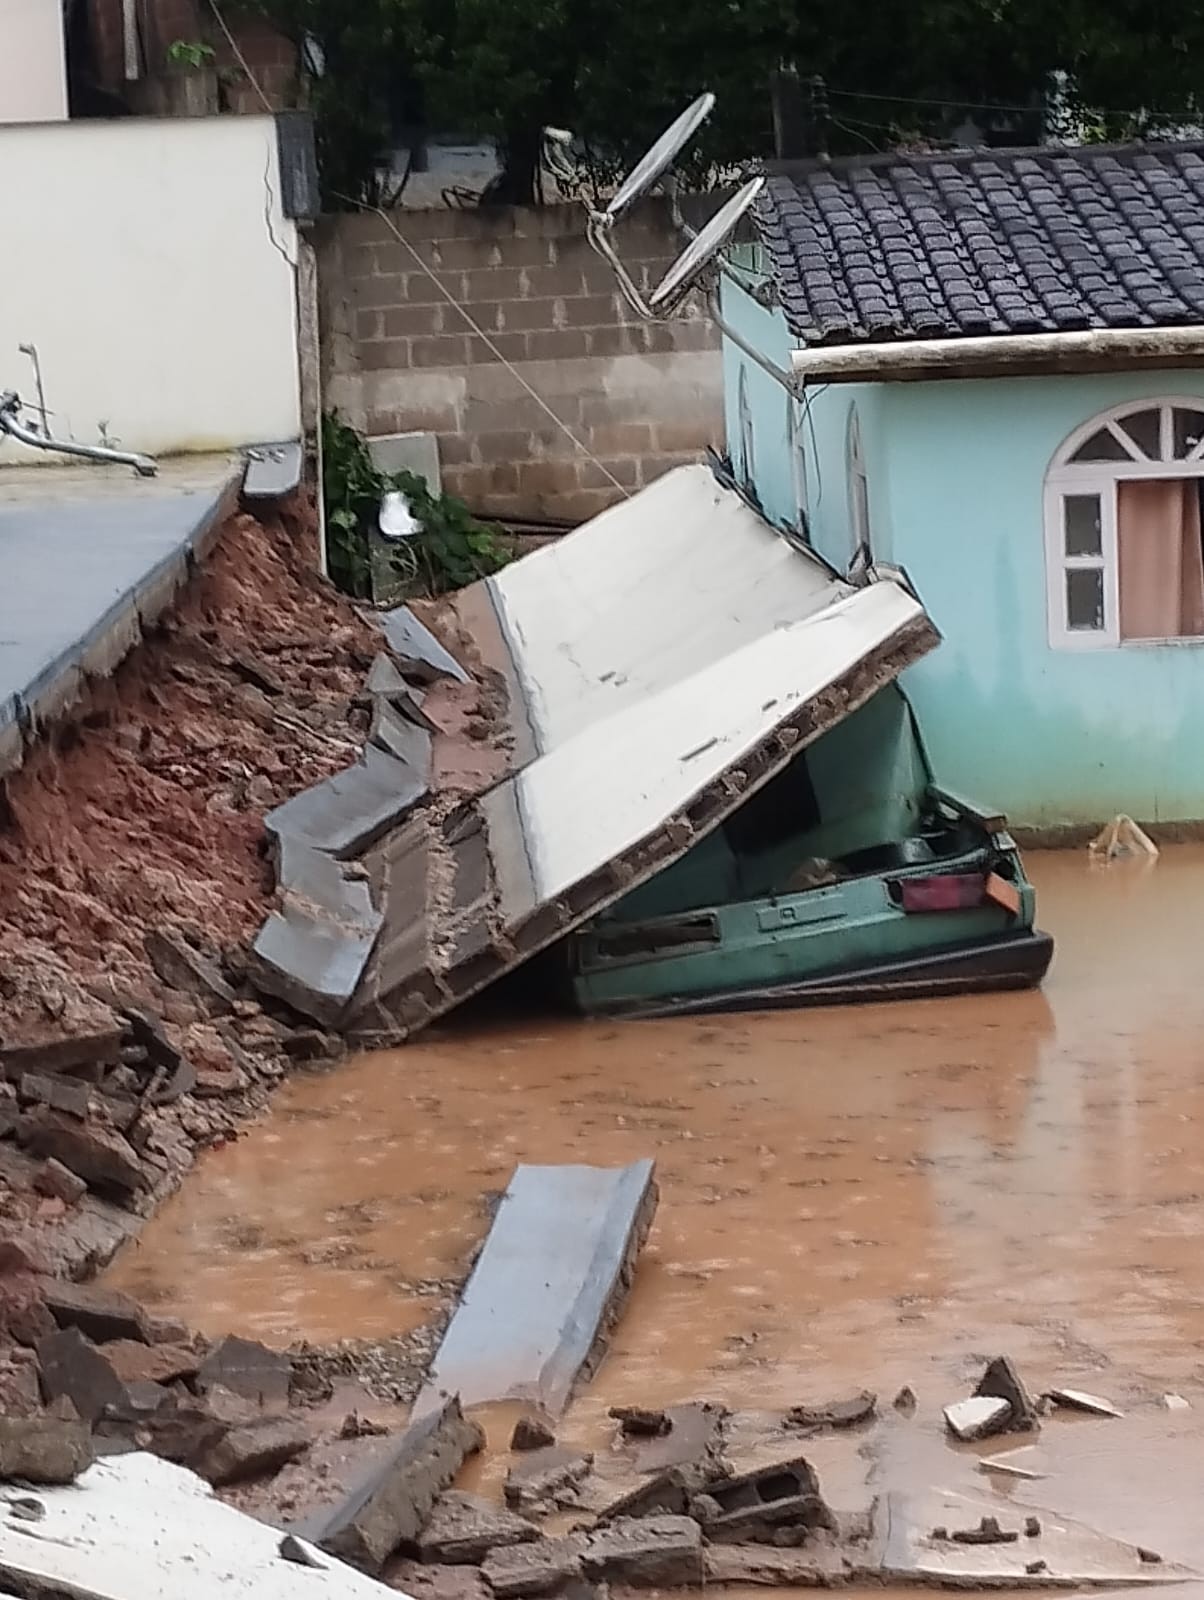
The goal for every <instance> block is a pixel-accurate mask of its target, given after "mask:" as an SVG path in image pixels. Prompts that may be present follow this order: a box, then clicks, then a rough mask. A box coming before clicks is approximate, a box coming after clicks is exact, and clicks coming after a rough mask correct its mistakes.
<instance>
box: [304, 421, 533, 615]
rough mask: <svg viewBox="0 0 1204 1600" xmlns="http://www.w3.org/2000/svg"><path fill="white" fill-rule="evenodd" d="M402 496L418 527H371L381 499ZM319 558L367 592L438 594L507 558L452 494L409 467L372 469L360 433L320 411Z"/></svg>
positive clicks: (355, 589)
mask: <svg viewBox="0 0 1204 1600" xmlns="http://www.w3.org/2000/svg"><path fill="white" fill-rule="evenodd" d="M391 489H398V490H400V491H401V493H402V494H403V495H404V496H405V498H406V501H407V502H408V504H409V507H410V510H411V512H412V513H413V515H414V518H415V520H416V521H417V522H418V524H419V529H420V531H419V532H418V533H416V534H414V535H412V536H411V537H410V538H408V539H404V540H400V541H398V542H397V543H393V542H391V541H386V540H384V539H382V538H381V537H380V535H379V533H378V532H377V524H378V519H379V516H380V504H381V500H382V499H383V498H384V496H385V495H386V494H387V493H388V492H389V490H391ZM322 490H323V495H324V498H325V502H326V560H327V567H328V569H329V572H330V576H331V578H332V579H333V581H334V582H335V583H336V584H337V585H338V586H339V588H340V589H343V590H345V591H346V592H347V593H348V594H350V595H355V596H356V597H357V598H360V599H375V598H377V596H378V591H379V590H380V589H381V588H382V587H385V588H387V589H389V590H391V591H392V593H391V595H390V598H393V597H397V598H406V597H411V596H421V595H437V594H446V593H447V592H448V591H449V590H452V589H462V588H464V587H465V585H466V584H470V583H475V582H476V581H477V579H478V578H486V577H488V576H489V574H490V573H491V572H496V571H497V570H498V568H499V567H502V566H504V565H505V564H506V562H507V561H508V560H509V559H510V553H509V551H508V550H507V549H506V547H505V545H504V544H503V543H502V541H501V539H499V537H498V535H497V534H496V533H495V532H494V531H493V530H492V529H490V528H488V527H487V526H486V525H485V524H484V523H482V522H478V521H477V520H476V518H475V517H474V516H473V515H472V513H471V512H470V511H469V509H468V507H467V506H466V505H465V504H464V503H463V501H462V500H457V499H456V498H455V496H454V495H448V494H440V495H433V494H432V493H431V492H430V490H429V489H428V487H427V485H426V481H425V479H423V478H420V477H419V476H418V475H417V474H416V473H413V472H380V471H379V470H378V469H377V468H376V467H375V466H374V465H373V462H372V457H371V455H370V454H369V453H368V447H367V445H366V444H365V442H364V440H363V438H362V436H361V435H360V434H358V433H357V432H356V430H355V429H354V428H352V427H349V426H348V424H347V423H345V422H343V421H342V420H341V418H339V417H338V416H336V415H334V414H333V413H331V412H328V413H327V414H326V415H325V416H324V417H323V418H322Z"/></svg>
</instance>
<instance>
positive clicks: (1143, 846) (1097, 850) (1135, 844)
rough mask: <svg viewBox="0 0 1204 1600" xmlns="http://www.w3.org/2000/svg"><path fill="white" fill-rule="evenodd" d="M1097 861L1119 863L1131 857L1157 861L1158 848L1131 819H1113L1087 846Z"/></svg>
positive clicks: (1120, 817) (1122, 817)
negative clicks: (1142, 857)
mask: <svg viewBox="0 0 1204 1600" xmlns="http://www.w3.org/2000/svg"><path fill="white" fill-rule="evenodd" d="M1087 848H1088V850H1089V851H1090V853H1091V856H1092V857H1093V859H1095V860H1097V861H1121V860H1124V859H1126V858H1128V857H1132V856H1144V857H1146V858H1147V859H1148V860H1150V861H1157V859H1158V846H1157V845H1156V844H1155V843H1154V841H1153V840H1152V839H1151V838H1150V836H1149V834H1148V833H1146V831H1145V829H1144V828H1140V827H1138V825H1137V823H1135V822H1134V821H1133V819H1132V817H1126V816H1123V815H1122V816H1119V817H1113V819H1112V821H1111V822H1110V823H1109V824H1108V825H1107V827H1106V828H1103V829H1101V830H1100V832H1099V833H1097V834H1096V836H1095V838H1094V839H1092V841H1091V843H1090V844H1089V845H1088V846H1087Z"/></svg>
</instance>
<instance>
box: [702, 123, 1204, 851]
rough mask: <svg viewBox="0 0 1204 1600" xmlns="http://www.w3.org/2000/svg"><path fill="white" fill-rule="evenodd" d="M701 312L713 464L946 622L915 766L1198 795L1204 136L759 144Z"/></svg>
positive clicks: (1134, 809)
mask: <svg viewBox="0 0 1204 1600" xmlns="http://www.w3.org/2000/svg"><path fill="white" fill-rule="evenodd" d="M737 273H738V278H737V276H736V274H737ZM721 311H722V321H723V325H724V335H725V337H724V383H725V395H726V409H727V436H728V449H729V456H730V460H731V466H732V471H733V474H734V476H735V479H736V481H737V483H738V485H739V486H740V487H741V488H742V489H743V490H744V491H745V492H746V493H747V494H748V495H749V497H750V498H753V499H754V500H755V501H756V502H757V503H758V504H759V506H760V507H761V509H762V510H763V511H764V513H765V514H766V516H768V517H769V519H770V520H771V521H773V522H775V523H777V524H779V525H781V526H783V527H788V528H791V529H793V530H795V531H796V533H797V534H798V535H799V536H800V537H801V538H802V539H803V540H805V541H806V542H807V543H808V544H810V545H811V546H812V547H813V548H814V549H815V550H816V551H817V552H818V553H819V554H820V555H821V556H822V557H823V558H824V559H825V560H826V561H827V562H828V563H830V564H831V565H832V566H833V567H835V568H836V569H838V570H839V571H840V572H841V573H842V574H847V575H848V576H850V577H851V578H852V579H853V581H857V580H858V579H859V577H862V576H863V575H864V574H865V573H867V571H868V570H869V569H870V568H871V567H876V568H884V567H885V568H889V567H895V568H900V569H902V571H903V573H904V574H905V575H906V577H907V579H908V580H909V582H910V583H911V585H912V586H913V588H914V589H915V592H916V593H917V595H918V596H919V598H920V599H921V600H922V601H923V603H924V605H925V607H926V608H927V610H928V613H929V615H930V616H931V618H932V620H933V621H934V623H935V624H936V626H937V628H938V629H939V630H940V632H941V634H942V636H943V641H944V642H943V644H942V645H941V647H940V648H939V649H938V650H936V651H934V652H932V653H931V654H930V655H929V656H927V657H926V658H925V659H924V660H923V661H922V662H920V663H919V664H918V665H916V666H914V667H912V668H911V669H910V670H909V672H908V674H907V676H906V679H905V687H906V690H907V692H908V696H909V698H910V699H911V701H912V704H913V706H914V707H915V709H916V712H917V714H918V717H919V721H920V724H921V726H922V728H923V730H924V734H925V737H926V740H927V743H928V747H929V751H930V754H931V757H932V760H933V765H934V767H935V769H936V771H937V772H939V773H940V774H941V779H942V781H943V782H944V783H946V784H947V785H949V786H950V787H952V788H954V789H957V790H960V791H962V792H964V793H967V794H970V795H973V796H977V797H981V798H982V799H983V800H984V801H987V802H989V803H990V804H991V805H992V806H998V807H999V808H1000V809H1002V810H1005V811H1006V812H1007V813H1008V815H1009V816H1010V818H1011V820H1012V822H1013V824H1014V825H1015V826H1017V827H1021V828H1024V829H1034V830H1050V831H1054V830H1057V829H1060V828H1063V827H1067V826H1073V827H1081V826H1083V825H1088V824H1090V825H1095V824H1099V823H1102V822H1104V821H1105V820H1107V819H1108V818H1111V817H1112V816H1114V815H1116V814H1117V813H1119V812H1126V813H1128V814H1129V815H1131V816H1133V817H1135V818H1137V819H1138V820H1139V821H1143V822H1151V823H1173V822H1187V821H1199V820H1201V819H1204V545H1202V537H1201V493H1202V489H1204V145H1191V144H1174V145H1149V146H1143V145H1137V146H1127V147H1113V148H1108V147H1100V146H1097V147H1085V148H1080V149H1063V148H1041V149H1037V150H1027V151H1010V152H1009V151H997V150H991V151H967V152H957V153H954V154H949V153H941V154H933V155H922V156H917V155H890V156H872V157H866V158H847V159H841V160H832V161H812V162H808V163H805V164H796V165H792V166H785V165H784V166H781V167H779V168H778V169H776V170H775V171H773V172H772V173H771V175H770V177H769V181H768V183H767V186H766V189H765V191H764V194H763V196H762V199H761V201H760V203H759V211H758V215H757V243H756V244H755V245H754V246H752V247H747V248H744V249H742V252H741V259H740V266H739V267H738V268H737V269H735V271H734V272H733V274H725V278H724V284H723V290H722V301H721Z"/></svg>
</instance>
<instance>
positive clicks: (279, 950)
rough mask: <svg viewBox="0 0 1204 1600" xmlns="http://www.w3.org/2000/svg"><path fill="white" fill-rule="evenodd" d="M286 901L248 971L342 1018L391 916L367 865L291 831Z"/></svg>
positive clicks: (282, 877) (328, 1021)
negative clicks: (365, 872)
mask: <svg viewBox="0 0 1204 1600" xmlns="http://www.w3.org/2000/svg"><path fill="white" fill-rule="evenodd" d="M276 873H277V878H278V880H279V884H280V895H281V900H280V909H279V910H278V911H274V912H273V913H272V914H271V916H270V917H268V919H267V921H266V922H265V923H264V925H263V927H262V928H260V930H259V933H258V934H257V935H256V937H255V943H254V945H253V946H252V949H251V961H250V963H249V969H248V976H249V977H250V978H251V981H252V982H253V983H254V984H255V986H256V988H258V989H261V990H262V991H263V992H264V993H265V994H271V995H275V996H276V997H277V998H278V999H280V1000H285V1001H287V1002H288V1004H289V1005H291V1006H293V1007H294V1008H295V1009H296V1010H298V1011H300V1012H302V1013H303V1015H305V1016H307V1017H313V1018H314V1020H315V1021H317V1022H321V1023H323V1024H325V1025H327V1026H330V1027H333V1026H336V1025H337V1024H338V1022H339V1021H340V1020H341V1018H342V1016H343V1013H344V1012H345V1010H346V1008H347V1005H348V1002H349V1001H350V1000H351V997H352V995H353V994H354V993H355V990H356V986H357V984H358V983H359V981H360V978H361V977H362V975H363V972H364V969H365V967H366V966H367V964H368V959H369V957H370V956H371V954H372V949H373V946H374V945H375V943H376V938H377V935H378V934H379V932H380V929H381V924H382V922H383V921H384V918H383V916H382V914H381V913H380V912H379V911H378V910H377V909H376V908H375V906H374V905H373V904H372V893H371V890H370V888H369V886H368V884H367V883H366V882H365V881H364V879H363V877H362V875H356V874H362V869H360V868H350V867H345V866H344V865H343V864H342V863H340V862H338V861H336V860H334V859H333V858H332V857H331V856H329V855H327V854H326V853H325V852H324V851H321V850H316V849H314V848H312V846H310V845H308V844H305V843H304V842H302V841H300V840H297V839H292V838H285V839H282V840H281V842H280V850H279V855H278V860H277V866H276Z"/></svg>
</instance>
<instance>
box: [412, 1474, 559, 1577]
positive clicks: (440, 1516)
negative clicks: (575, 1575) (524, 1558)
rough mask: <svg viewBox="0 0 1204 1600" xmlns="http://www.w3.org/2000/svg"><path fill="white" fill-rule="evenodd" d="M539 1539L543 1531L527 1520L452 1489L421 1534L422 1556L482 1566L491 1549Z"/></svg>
mask: <svg viewBox="0 0 1204 1600" xmlns="http://www.w3.org/2000/svg"><path fill="white" fill-rule="evenodd" d="M539 1536H540V1533H539V1529H538V1528H537V1527H536V1526H535V1524H534V1523H533V1522H528V1521H527V1519H526V1518H525V1517H519V1516H516V1515H515V1514H514V1512H513V1511H506V1510H504V1509H503V1508H502V1507H500V1506H498V1505H495V1504H494V1502H493V1501H492V1500H485V1499H483V1498H482V1497H481V1496H480V1495H475V1494H462V1493H460V1492H458V1491H457V1490H454V1489H448V1490H446V1491H445V1492H444V1493H443V1494H441V1495H440V1496H439V1498H438V1500H436V1502H435V1506H434V1509H433V1510H432V1512H431V1514H430V1516H429V1517H428V1518H427V1521H426V1526H425V1527H424V1528H423V1530H422V1532H421V1533H420V1534H419V1535H418V1554H419V1555H420V1556H421V1557H422V1559H423V1561H429V1562H443V1563H445V1564H446V1565H448V1566H478V1565H479V1564H480V1563H481V1562H482V1561H483V1560H484V1559H485V1557H486V1556H487V1555H488V1554H489V1552H490V1551H491V1550H499V1549H501V1548H502V1547H503V1546H505V1545H512V1544H528V1543H530V1541H531V1540H533V1539H538V1538H539Z"/></svg>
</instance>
